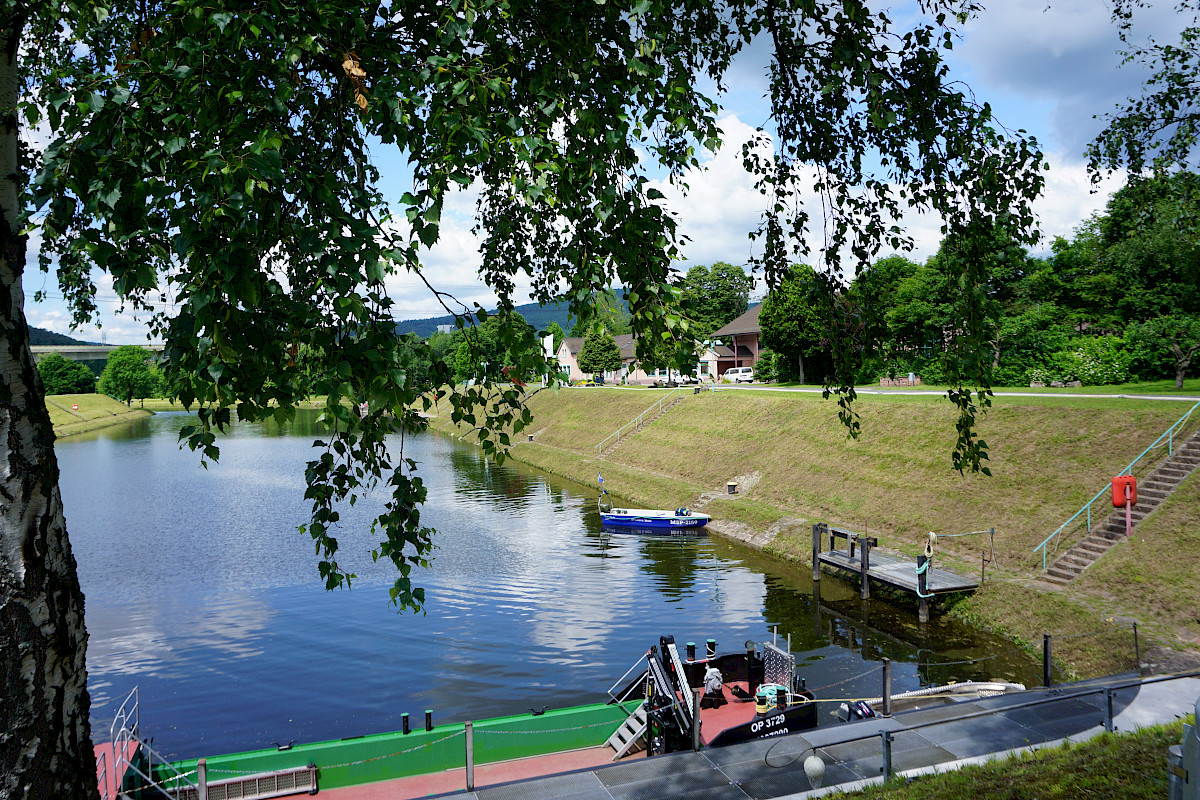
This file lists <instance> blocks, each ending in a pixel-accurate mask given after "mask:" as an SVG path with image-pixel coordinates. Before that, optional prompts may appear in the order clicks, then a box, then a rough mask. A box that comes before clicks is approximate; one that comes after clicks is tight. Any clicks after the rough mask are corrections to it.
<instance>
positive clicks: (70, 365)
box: [37, 353, 96, 394]
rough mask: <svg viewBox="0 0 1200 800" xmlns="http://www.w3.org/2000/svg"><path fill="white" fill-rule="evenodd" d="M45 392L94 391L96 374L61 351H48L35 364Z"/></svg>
mask: <svg viewBox="0 0 1200 800" xmlns="http://www.w3.org/2000/svg"><path fill="white" fill-rule="evenodd" d="M37 369H38V374H39V375H40V376H41V378H42V386H44V387H45V389H46V394H83V393H89V392H95V391H96V375H95V373H93V372H92V371H91V370H90V369H88V368H87V365H86V364H80V363H79V362H78V361H72V360H71V359H69V358H67V357H65V356H64V355H63V354H62V353H48V354H47V355H45V356H43V357H42V360H41V361H39V362H38V365H37Z"/></svg>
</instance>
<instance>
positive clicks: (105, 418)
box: [46, 394, 150, 439]
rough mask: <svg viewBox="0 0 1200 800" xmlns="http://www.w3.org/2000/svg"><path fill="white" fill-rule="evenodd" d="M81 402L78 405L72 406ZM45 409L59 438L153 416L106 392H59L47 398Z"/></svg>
mask: <svg viewBox="0 0 1200 800" xmlns="http://www.w3.org/2000/svg"><path fill="white" fill-rule="evenodd" d="M72 406H78V408H72ZM46 410H47V411H49V412H50V422H51V424H53V425H54V435H55V436H57V437H58V438H60V439H61V438H62V437H64V436H71V435H73V434H76V433H86V432H87V431H94V430H99V429H100V428H107V427H109V426H110V425H120V424H122V423H125V422H132V421H133V420H135V419H142V418H143V417H148V416H150V412H149V411H146V410H144V409H141V408H130V407H129V406H127V405H125V404H124V403H122V402H121V401H119V400H114V399H112V398H111V397H109V396H108V395H104V394H56V395H52V396H50V397H47V398H46Z"/></svg>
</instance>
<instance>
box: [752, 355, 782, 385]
mask: <svg viewBox="0 0 1200 800" xmlns="http://www.w3.org/2000/svg"><path fill="white" fill-rule="evenodd" d="M778 363H779V354H778V353H776V352H775V351H774V350H771V349H769V348H767V349H764V350H762V351H761V352H759V354H758V361H756V362H755V363H754V377H755V378H757V379H758V380H760V381H773V380H776V377H777V375H778V368H777V364H778Z"/></svg>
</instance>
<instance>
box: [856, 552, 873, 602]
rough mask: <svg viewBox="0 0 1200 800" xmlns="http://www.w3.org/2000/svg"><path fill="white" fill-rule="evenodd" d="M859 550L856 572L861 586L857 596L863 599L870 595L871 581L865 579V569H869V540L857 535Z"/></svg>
mask: <svg viewBox="0 0 1200 800" xmlns="http://www.w3.org/2000/svg"><path fill="white" fill-rule="evenodd" d="M858 545H859V548H860V549H859V552H858V573H859V576H860V577H861V578H862V587H861V588H860V589H859V597H861V598H862V599H863V600H866V599H868V598H869V597H870V596H871V582H870V581H869V580H867V571H868V570H870V569H871V540H870V539H868V538H867V537H865V536H861V537H859V542H858Z"/></svg>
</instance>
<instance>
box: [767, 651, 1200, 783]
mask: <svg viewBox="0 0 1200 800" xmlns="http://www.w3.org/2000/svg"><path fill="white" fill-rule="evenodd" d="M1197 677H1200V672H1184V673H1180V674H1178V675H1160V676H1158V677H1156V678H1139V679H1137V680H1134V681H1129V682H1127V683H1118V684H1115V685H1109V686H1098V687H1093V688H1080V689H1078V690H1076V689H1073V688H1069V687H1063V686H1058V687H1055V689H1057V690H1058V691H1059V692H1062V693H1061V694H1055V695H1052V696H1049V697H1040V698H1038V699H1037V700H1029V701H1026V702H1022V703H1013V704H1012V705H1003V706H997V707H996V708H988V709H984V710H982V711H975V712H972V713H970V714H963V715H962V716H958V717H951V718H949V719H935V720H929V721H928V722H918V723H915V724H912V725H906V726H905V727H904V728H903V729H901V730H898V731H882V732H877V733H864V734H861V735H858V736H846V737H843V738H841V739H835V740H834V741H831V742H823V743H822V744H820V745H815V746H812V747H811V748H808V749H812V750H813V751H816V750H827V749H829V748H831V747H838V746H840V745H844V744H850V743H851V742H860V741H862V740H863V739H874V738H875V737H879V738H880V739H881V742H882V748H883V779H884V780H885V781H887V780H890V779H891V777H892V769H891V766H892V758H891V755H892V753H891V749H892V747H891V745H892V738H893V737H894V736H895V735H896V734H897V733H907V732H909V731H917V730H921V729H923V728H931V727H933V726H935V725H944V724H946V723H949V722H962V721H963V720H968V719H978V718H979V717H986V716H989V715H991V714H1000V713H1003V712H1006V711H1016V710H1018V709H1022V708H1033V707H1035V706H1041V705H1045V704H1046V703H1056V702H1059V701H1061V700H1064V699H1066V698H1075V697H1086V696H1088V695H1092V694H1104V695H1105V696H1106V698H1107V700H1108V702H1107V703H1105V706H1106V707H1107V708H1106V713H1105V717H1104V727H1105V729H1106V730H1109V731H1111V730H1113V713H1112V711H1113V709H1112V695H1113V693H1114V692H1118V691H1120V690H1122V689H1131V688H1133V687H1134V686H1145V685H1147V684H1151V683H1162V682H1164V681H1176V680H1181V679H1184V678H1197ZM784 741H786V740H784ZM769 755H770V754H769V753H768V756H769Z"/></svg>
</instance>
